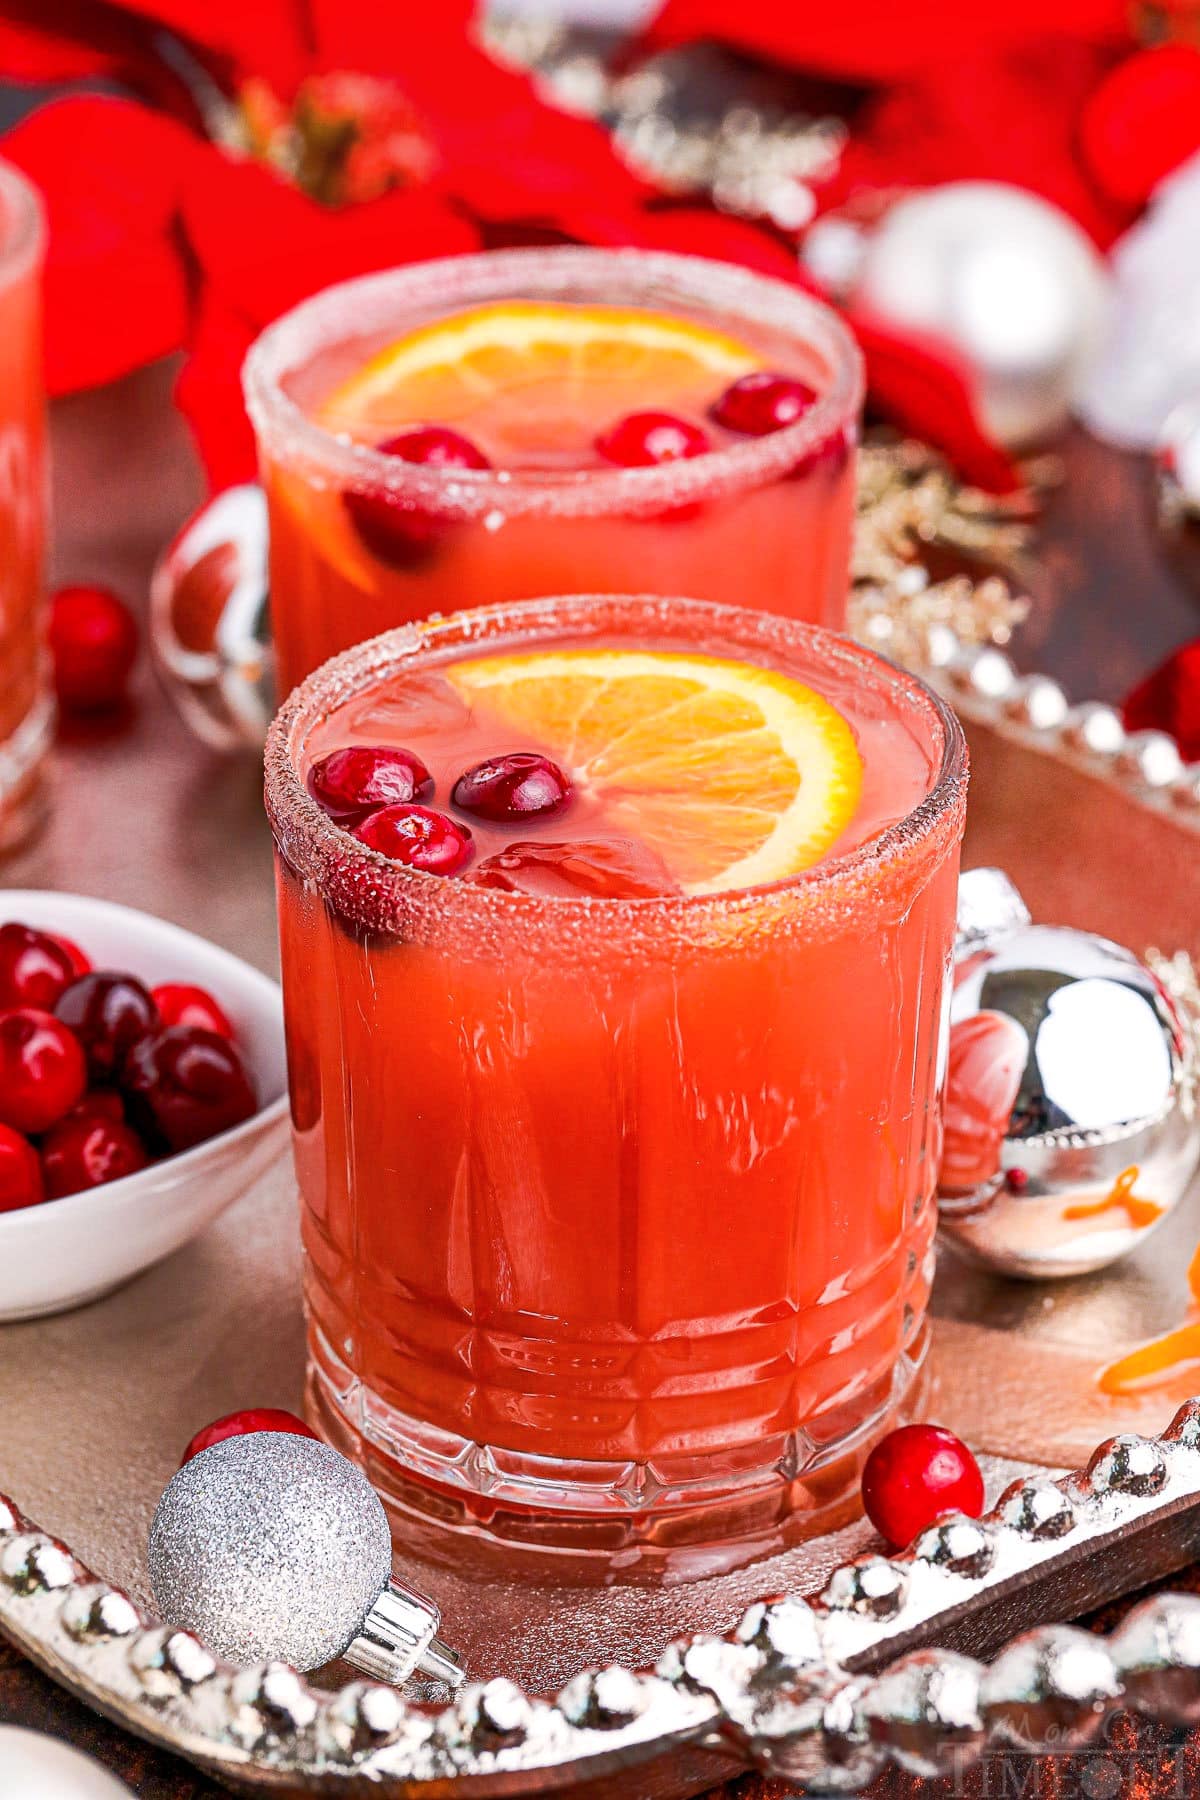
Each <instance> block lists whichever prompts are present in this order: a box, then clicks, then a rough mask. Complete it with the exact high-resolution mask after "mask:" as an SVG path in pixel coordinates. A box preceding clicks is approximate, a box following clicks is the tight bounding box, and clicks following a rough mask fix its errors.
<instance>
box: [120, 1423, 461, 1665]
mask: <svg viewBox="0 0 1200 1800" xmlns="http://www.w3.org/2000/svg"><path fill="white" fill-rule="evenodd" d="M149 1561H150V1584H151V1587H152V1589H153V1593H154V1599H155V1604H156V1606H157V1608H158V1611H159V1613H160V1614H161V1616H162V1617H163V1618H164V1619H165V1620H166V1621H167V1622H168V1624H170V1625H173V1626H176V1627H180V1628H182V1629H184V1630H186V1631H189V1632H193V1633H194V1634H195V1635H196V1637H197V1638H199V1639H200V1640H201V1642H202V1643H203V1644H205V1645H206V1646H207V1647H208V1649H210V1650H212V1651H213V1652H214V1653H215V1654H216V1655H217V1656H219V1657H221V1658H223V1659H224V1660H225V1661H226V1662H231V1663H236V1664H242V1665H250V1664H258V1663H263V1662H276V1661H277V1662H284V1663H289V1664H291V1665H292V1667H294V1668H296V1669H301V1670H304V1669H316V1668H320V1667H321V1666H322V1665H323V1664H325V1663H328V1662H332V1661H333V1660H334V1659H335V1658H337V1657H346V1659H347V1660H348V1661H351V1662H353V1663H354V1664H355V1665H356V1666H357V1667H359V1668H362V1669H365V1670H366V1671H367V1672H368V1673H369V1674H371V1675H373V1676H376V1677H377V1678H380V1679H384V1680H391V1681H395V1682H400V1681H403V1680H404V1679H406V1678H407V1676H408V1675H409V1674H411V1673H412V1672H413V1670H414V1669H415V1668H417V1667H421V1668H422V1669H424V1670H425V1671H426V1672H427V1673H429V1674H431V1675H434V1676H436V1677H438V1678H440V1679H442V1680H446V1681H450V1682H451V1683H452V1684H457V1682H458V1681H460V1680H461V1679H462V1676H461V1673H460V1672H459V1670H458V1668H457V1662H456V1659H455V1658H454V1657H453V1655H452V1653H451V1652H449V1651H447V1650H446V1648H445V1646H444V1645H442V1644H441V1643H440V1642H439V1640H438V1639H437V1638H436V1636H435V1633H436V1630H437V1627H438V1625H439V1623H440V1618H439V1614H438V1611H437V1608H436V1607H434V1606H433V1605H432V1603H430V1602H429V1601H426V1600H424V1599H422V1598H421V1597H420V1596H419V1595H415V1594H413V1593H411V1592H410V1591H409V1590H408V1589H406V1588H403V1587H402V1586H401V1585H400V1584H399V1583H396V1582H394V1581H392V1579H391V1565H392V1546H391V1534H390V1532H389V1529H388V1523H387V1517H386V1515H385V1513H384V1510H383V1506H382V1505H381V1503H380V1500H379V1497H378V1495H377V1494H376V1493H375V1491H374V1489H373V1488H372V1487H371V1485H370V1483H369V1482H368V1481H367V1479H366V1477H365V1475H363V1473H362V1471H361V1470H360V1469H358V1468H356V1467H355V1465H354V1464H353V1463H352V1462H349V1461H348V1460H347V1458H346V1457H344V1456H341V1455H339V1454H338V1452H337V1451H336V1450H333V1449H331V1448H330V1446H329V1445H328V1444H323V1443H319V1442H317V1441H316V1440H315V1439H313V1438H305V1437H299V1436H293V1435H292V1434H291V1433H289V1432H279V1431H259V1432H249V1433H246V1434H245V1435H243V1436H241V1437H233V1438H226V1439H224V1440H223V1441H222V1442H219V1443H216V1444H212V1445H210V1447H209V1448H208V1449H207V1450H203V1451H201V1452H200V1453H199V1455H197V1456H194V1457H192V1459H191V1460H190V1461H189V1462H187V1463H185V1464H184V1465H183V1467H182V1468H181V1469H180V1470H179V1471H178V1473H177V1474H176V1475H174V1476H173V1477H172V1479H171V1481H170V1482H169V1483H168V1485H167V1487H166V1489H165V1491H164V1493H163V1496H162V1498H161V1500H160V1501H159V1503H158V1508H157V1510H156V1512H155V1515H154V1521H153V1524H152V1525H151V1528H150V1546H149Z"/></svg>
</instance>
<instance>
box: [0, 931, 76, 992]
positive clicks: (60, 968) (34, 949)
mask: <svg viewBox="0 0 1200 1800" xmlns="http://www.w3.org/2000/svg"><path fill="white" fill-rule="evenodd" d="M74 979H75V972H74V970H73V969H72V967H71V959H70V957H69V956H68V955H67V952H66V950H65V949H64V948H63V947H62V945H61V944H57V943H55V941H54V939H53V938H52V937H49V936H47V934H46V933H45V932H44V931H35V930H34V929H33V927H32V926H30V925H16V924H13V925H0V1009H7V1008H8V1007H10V1006H40V1007H42V1008H43V1009H44V1010H45V1011H47V1012H49V1011H50V1010H51V1008H52V1007H53V1006H54V1003H55V1001H56V1000H57V999H58V997H59V995H60V994H61V993H62V991H63V989H64V988H68V987H70V985H71V983H72V982H73V981H74Z"/></svg>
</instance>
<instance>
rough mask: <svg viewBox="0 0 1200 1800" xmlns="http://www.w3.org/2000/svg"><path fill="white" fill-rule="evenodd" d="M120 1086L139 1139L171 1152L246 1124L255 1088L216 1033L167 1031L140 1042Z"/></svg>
mask: <svg viewBox="0 0 1200 1800" xmlns="http://www.w3.org/2000/svg"><path fill="white" fill-rule="evenodd" d="M121 1086H122V1088H123V1089H124V1092H125V1098H126V1100H127V1101H128V1104H129V1111H130V1115H131V1117H132V1119H133V1122H134V1124H135V1125H137V1126H138V1127H139V1128H140V1129H141V1131H142V1135H143V1136H144V1137H146V1138H147V1139H148V1140H149V1141H150V1142H152V1143H153V1142H155V1141H159V1142H162V1143H164V1144H166V1145H167V1147H168V1148H169V1149H171V1150H190V1149H191V1147H192V1145H193V1144H202V1143H204V1142H205V1140H206V1139H207V1138H211V1137H215V1136H216V1135H217V1133H218V1132H219V1131H228V1130H229V1129H230V1127H231V1126H233V1125H240V1124H241V1122H242V1120H243V1119H248V1118H250V1116H251V1115H252V1114H253V1113H254V1111H255V1110H256V1107H257V1099H256V1097H255V1092H254V1083H253V1081H252V1080H251V1078H250V1075H249V1072H248V1071H247V1068H246V1065H245V1063H244V1062H243V1061H242V1058H241V1057H240V1055H239V1054H238V1052H237V1050H236V1049H235V1048H234V1046H233V1045H232V1044H231V1043H230V1042H229V1041H228V1039H226V1038H223V1037H218V1036H217V1034H216V1032H215V1031H202V1030H200V1029H198V1027H196V1026H194V1025H170V1026H168V1027H167V1028H166V1030H165V1031H157V1032H155V1033H154V1035H153V1036H152V1037H143V1038H139V1039H138V1041H137V1043H136V1044H134V1046H133V1048H132V1050H130V1052H129V1054H128V1055H127V1056H126V1058H125V1062H124V1065H123V1067H122V1069H121Z"/></svg>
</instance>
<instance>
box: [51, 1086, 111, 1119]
mask: <svg viewBox="0 0 1200 1800" xmlns="http://www.w3.org/2000/svg"><path fill="white" fill-rule="evenodd" d="M97 1119H104V1120H106V1121H107V1122H108V1123H109V1124H110V1125H123V1124H124V1123H125V1102H124V1101H123V1100H122V1098H121V1096H120V1094H118V1092H117V1090H116V1088H89V1089H88V1091H87V1093H86V1094H85V1095H84V1096H83V1099H82V1100H77V1101H76V1102H75V1104H74V1106H72V1107H71V1108H70V1110H69V1111H68V1112H65V1113H64V1114H63V1116H62V1118H61V1120H60V1121H59V1123H60V1124H62V1125H67V1124H69V1123H71V1122H72V1121H74V1120H83V1121H84V1122H85V1123H86V1124H89V1125H92V1124H95V1122H96V1120H97Z"/></svg>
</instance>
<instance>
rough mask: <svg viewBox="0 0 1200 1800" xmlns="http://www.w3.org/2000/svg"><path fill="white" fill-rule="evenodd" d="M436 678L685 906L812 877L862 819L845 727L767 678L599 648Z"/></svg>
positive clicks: (665, 654)
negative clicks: (643, 849)
mask: <svg viewBox="0 0 1200 1800" xmlns="http://www.w3.org/2000/svg"><path fill="white" fill-rule="evenodd" d="M445 675H446V679H447V680H448V681H449V682H450V683H451V684H452V685H453V686H454V687H455V688H456V689H457V690H458V692H459V693H460V694H461V695H462V696H463V698H464V699H465V700H466V701H467V702H468V703H469V704H470V705H471V706H472V707H473V708H474V710H475V711H476V713H477V715H480V716H486V717H487V718H489V719H494V720H495V721H496V722H497V723H498V724H502V725H503V726H504V728H505V729H506V730H507V729H511V730H512V731H513V733H514V735H515V736H516V737H518V738H520V739H522V740H529V741H531V742H536V743H538V744H539V745H542V746H544V747H545V748H546V749H547V750H549V751H550V753H551V754H552V755H554V756H555V758H556V760H558V761H561V762H562V764H563V765H564V766H565V767H566V768H567V769H569V770H570V771H571V774H572V777H573V779H574V780H575V781H576V782H577V783H578V784H579V786H580V787H581V788H582V789H584V790H586V791H589V792H590V793H591V794H592V795H594V796H595V797H596V798H597V799H598V800H599V801H600V802H601V803H602V805H603V808H604V813H605V817H606V819H607V821H608V822H609V823H610V824H613V825H615V826H616V827H617V828H618V829H620V830H622V831H624V832H627V833H628V834H629V835H630V836H632V837H635V838H637V839H639V840H640V841H641V842H642V843H644V844H647V845H649V846H650V847H651V848H652V849H654V850H655V851H656V852H657V853H658V855H659V856H661V858H662V859H663V861H664V862H665V863H666V865H667V868H668V869H669V870H670V872H671V874H672V875H673V876H674V878H675V879H676V881H678V882H679V884H680V886H681V887H682V888H683V889H684V891H685V892H686V893H690V894H711V893H719V892H722V891H724V890H726V889H730V888H744V887H753V886H757V885H758V884H759V883H762V882H771V881H779V880H782V879H783V878H784V877H786V876H788V875H795V874H797V873H799V871H800V870H802V869H806V868H809V867H810V866H811V865H812V864H813V863H815V862H817V861H818V860H819V859H820V858H821V857H822V856H823V855H824V854H825V853H826V851H828V850H829V848H830V847H831V845H833V844H834V843H835V842H836V840H837V839H838V838H839V837H840V836H841V834H842V832H843V831H844V830H845V828H846V826H847V825H848V824H849V822H850V820H851V818H852V817H853V816H854V813H855V810H856V808H857V806H858V801H859V795H860V793H861V790H862V759H861V757H860V755H859V752H858V746H857V745H856V743H855V741H854V734H853V732H852V731H851V729H850V727H849V725H848V724H847V723H846V720H845V719H844V718H843V717H842V715H841V714H840V713H839V712H838V711H837V709H836V708H835V707H833V706H831V705H830V703H829V701H828V700H825V699H823V698H822V696H821V695H820V694H817V693H815V692H814V691H813V689H812V688H809V687H805V686H804V684H803V683H802V682H799V681H795V680H793V679H792V678H791V677H790V676H788V675H783V674H781V673H779V672H778V671H777V670H774V669H762V668H758V667H756V666H755V665H753V664H749V663H740V662H727V661H723V660H722V659H720V658H718V657H711V656H699V655H695V656H693V655H687V654H682V653H680V654H677V653H675V652H673V651H657V650H611V649H610V650H604V649H597V650H561V651H546V652H540V651H535V652H532V653H530V654H527V655H518V656H491V657H481V658H479V659H478V660H474V661H464V662H460V663H456V664H454V665H453V666H452V667H451V668H449V669H447V670H446V671H445Z"/></svg>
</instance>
